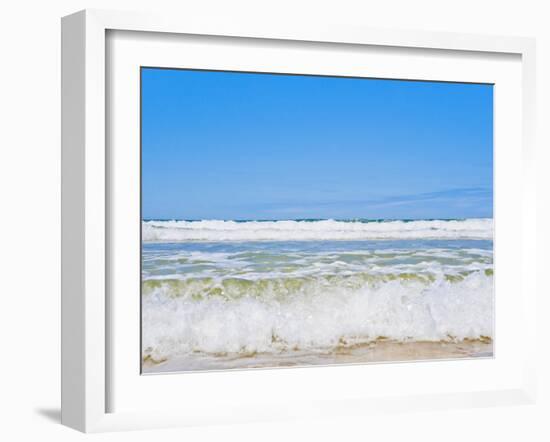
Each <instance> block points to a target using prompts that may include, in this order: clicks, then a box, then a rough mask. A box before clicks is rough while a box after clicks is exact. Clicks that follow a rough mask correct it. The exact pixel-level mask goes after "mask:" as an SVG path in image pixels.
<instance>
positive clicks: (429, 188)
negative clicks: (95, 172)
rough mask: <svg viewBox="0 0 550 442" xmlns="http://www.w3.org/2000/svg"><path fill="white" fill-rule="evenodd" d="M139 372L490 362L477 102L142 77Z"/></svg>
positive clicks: (484, 173)
mask: <svg viewBox="0 0 550 442" xmlns="http://www.w3.org/2000/svg"><path fill="white" fill-rule="evenodd" d="M141 94H142V100H141V103H142V104H141V135H142V142H141V158H142V159H141V169H142V170H141V172H142V183H141V200H142V220H141V250H142V253H141V278H142V281H141V343H142V348H141V360H142V373H144V374H151V373H169V372H188V371H198V370H229V369H253V368H278V367H301V366H320V365H333V364H364V363H380V362H396V363H397V362H404V361H425V360H448V359H457V358H491V357H493V353H494V340H495V336H494V333H493V330H494V313H493V312H494V302H495V299H494V292H493V272H494V268H493V225H494V221H493V87H492V85H487V84H466V83H444V82H429V81H407V80H391V79H387V80H385V79H370V78H349V77H333V76H317V75H291V74H268V73H246V72H226V71H202V70H192V69H164V68H162V69H161V68H142V70H141Z"/></svg>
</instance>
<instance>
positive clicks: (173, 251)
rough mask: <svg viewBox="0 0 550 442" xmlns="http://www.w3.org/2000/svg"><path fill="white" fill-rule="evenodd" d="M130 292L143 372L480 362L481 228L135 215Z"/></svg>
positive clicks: (485, 279) (488, 263)
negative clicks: (136, 284)
mask: <svg viewBox="0 0 550 442" xmlns="http://www.w3.org/2000/svg"><path fill="white" fill-rule="evenodd" d="M141 296H142V300H141V302H142V360H143V371H144V372H162V371H187V370H201V369H209V370H210V369H225V368H248V367H272V366H292V365H316V364H323V365H326V364H332V363H347V362H376V361H378V360H402V359H430V358H431V357H434V358H437V357H441V358H453V357H475V356H490V355H491V354H492V340H493V302H494V300H493V220H492V219H466V220H421V221H406V220H404V221H395V220H393V221H367V220H339V221H336V220H286V221H215V220H203V221H155V220H146V221H143V222H142V295H141ZM415 343H416V344H418V345H412V346H411V344H415ZM474 344H475V345H474ZM411 349H412V350H411Z"/></svg>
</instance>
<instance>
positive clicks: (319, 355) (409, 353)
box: [143, 339, 493, 374]
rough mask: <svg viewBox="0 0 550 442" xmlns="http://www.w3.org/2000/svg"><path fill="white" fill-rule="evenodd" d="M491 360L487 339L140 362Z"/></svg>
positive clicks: (193, 365) (175, 368)
mask: <svg viewBox="0 0 550 442" xmlns="http://www.w3.org/2000/svg"><path fill="white" fill-rule="evenodd" d="M491 357H493V342H492V341H491V340H490V339H482V340H464V341H459V342H428V341H426V342H396V341H389V340H378V341H375V342H372V343H369V344H362V345H355V346H342V347H338V348H336V349H332V350H331V351H330V352H326V351H325V352H323V351H319V352H301V351H287V352H282V353H277V354H272V353H269V354H268V353H263V354H262V353H255V354H246V355H242V354H239V355H225V354H221V355H206V354H203V353H196V354H193V355H188V356H185V357H181V358H175V359H173V360H166V361H154V360H152V359H151V358H147V359H146V360H145V361H144V363H143V374H152V373H170V372H182V371H202V370H234V369H249V368H277V367H298V366H311V365H335V364H368V363H381V362H405V361H425V360H438V359H439V360H441V359H468V358H491Z"/></svg>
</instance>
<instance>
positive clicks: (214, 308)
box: [142, 271, 493, 360]
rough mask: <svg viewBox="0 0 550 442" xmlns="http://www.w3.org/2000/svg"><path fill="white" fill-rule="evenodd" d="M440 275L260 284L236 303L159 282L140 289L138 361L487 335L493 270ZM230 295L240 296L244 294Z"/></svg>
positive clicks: (218, 294)
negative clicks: (140, 358)
mask: <svg viewBox="0 0 550 442" xmlns="http://www.w3.org/2000/svg"><path fill="white" fill-rule="evenodd" d="M444 276H445V275H443V274H440V275H439V276H438V277H436V278H435V279H431V280H422V279H420V280H416V279H415V280H407V279H406V278H405V279H403V278H398V279H391V278H390V279H388V278H386V279H380V280H375V281H365V282H364V283H361V284H357V283H356V282H357V281H355V282H353V280H350V279H348V278H345V277H338V278H332V279H326V278H325V279H323V278H313V279H311V280H310V281H306V282H305V283H303V284H298V283H296V281H290V283H285V282H284V281H264V282H263V283H262V282H260V283H261V284H263V285H261V286H259V287H260V288H261V296H258V294H257V292H254V290H251V288H250V286H246V287H242V292H243V293H244V294H243V295H242V296H234V297H228V296H224V293H223V290H222V291H218V292H216V293H215V294H214V295H212V292H208V291H207V290H205V287H204V286H200V285H199V286H194V285H193V284H194V283H192V284H185V285H177V284H176V286H171V285H170V284H167V285H163V283H162V282H158V283H157V285H153V286H152V287H150V288H149V289H148V291H147V292H144V297H143V304H142V307H143V309H142V314H143V317H142V321H143V341H142V343H143V354H144V355H150V356H151V357H152V358H154V359H156V360H161V359H164V358H168V359H170V358H172V357H177V356H182V355H185V354H189V353H191V352H202V353H208V354H218V353H253V352H271V353H276V352H280V351H285V350H313V351H319V350H322V349H330V348H333V347H336V346H341V345H353V344H357V343H366V342H369V341H372V340H374V339H377V338H379V337H382V336H383V337H386V338H389V339H394V340H399V341H409V340H416V341H440V340H450V339H457V340H462V339H466V338H471V339H477V338H480V337H483V336H486V337H492V335H493V313H492V312H493V277H492V273H487V272H484V271H477V272H473V273H470V274H468V275H466V276H464V277H463V278H461V279H459V280H449V279H448V278H445V277H444ZM202 283H203V284H207V285H211V284H213V282H212V281H206V282H204V281H203V282H202ZM173 284H174V283H173ZM197 284H201V282H197ZM214 284H215V282H214ZM232 284H238V282H232ZM244 284H245V285H246V284H251V283H250V282H245V283H244ZM227 287H228V289H229V288H230V286H227ZM222 289H223V287H222ZM233 290H234V291H235V290H237V292H235V293H236V294H237V295H238V290H241V288H239V287H238V286H237V288H235V287H234V288H233ZM197 293H202V294H203V295H204V296H199V297H197V296H196V294H197ZM209 293H210V294H209ZM235 293H234V294H235Z"/></svg>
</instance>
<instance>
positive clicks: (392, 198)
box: [142, 68, 493, 219]
mask: <svg viewBox="0 0 550 442" xmlns="http://www.w3.org/2000/svg"><path fill="white" fill-rule="evenodd" d="M492 194H493V87H492V86H491V85H477V84H460V83H436V82H415V81H400V80H399V81H398V80H375V79H352V78H335V77H318V76H293V75H270V74H254V73H230V72H205V71H188V70H172V69H170V70H168V69H154V68H143V69H142V214H143V217H144V218H147V219H150V218H155V219H165V218H169V219H171V218H179V219H301V218H334V219H345V218H371V219H381V218H385V219H396V218H399V219H422V218H470V217H492Z"/></svg>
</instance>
